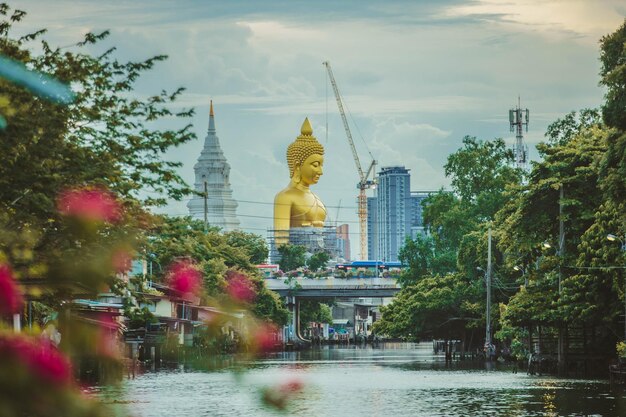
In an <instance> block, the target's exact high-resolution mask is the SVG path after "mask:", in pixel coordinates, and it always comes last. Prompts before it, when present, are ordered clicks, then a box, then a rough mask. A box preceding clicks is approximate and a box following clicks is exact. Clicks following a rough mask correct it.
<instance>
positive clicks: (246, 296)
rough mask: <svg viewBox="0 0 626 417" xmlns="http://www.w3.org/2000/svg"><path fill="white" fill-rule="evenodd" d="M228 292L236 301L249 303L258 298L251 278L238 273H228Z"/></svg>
mask: <svg viewBox="0 0 626 417" xmlns="http://www.w3.org/2000/svg"><path fill="white" fill-rule="evenodd" d="M226 281H227V283H228V284H227V286H226V292H227V293H228V295H229V296H230V298H232V299H233V300H234V301H237V302H245V303H249V302H252V301H254V299H255V298H256V292H255V291H254V283H253V282H252V281H250V278H248V277H247V276H245V275H244V274H242V273H240V272H237V271H228V273H227V274H226Z"/></svg>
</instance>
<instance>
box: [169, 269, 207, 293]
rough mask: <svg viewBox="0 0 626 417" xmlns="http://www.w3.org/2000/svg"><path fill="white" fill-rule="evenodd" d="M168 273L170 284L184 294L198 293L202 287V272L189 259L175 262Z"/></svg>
mask: <svg viewBox="0 0 626 417" xmlns="http://www.w3.org/2000/svg"><path fill="white" fill-rule="evenodd" d="M168 275H169V277H168V285H169V286H170V287H171V288H172V289H174V290H176V291H178V292H180V293H182V294H183V295H186V294H197V293H198V292H199V291H200V288H201V287H202V274H200V271H198V270H197V269H196V267H195V266H194V265H193V264H192V263H191V262H189V261H177V262H175V263H174V264H173V265H172V266H171V267H170V270H169V273H168Z"/></svg>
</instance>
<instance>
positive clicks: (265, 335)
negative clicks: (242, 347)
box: [252, 323, 278, 353]
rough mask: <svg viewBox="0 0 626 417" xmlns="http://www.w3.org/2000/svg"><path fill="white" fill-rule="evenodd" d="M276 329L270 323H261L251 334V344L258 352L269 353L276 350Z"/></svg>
mask: <svg viewBox="0 0 626 417" xmlns="http://www.w3.org/2000/svg"><path fill="white" fill-rule="evenodd" d="M277 332H278V329H277V328H276V326H275V325H273V324H270V323H263V324H262V325H260V326H259V327H257V328H256V329H255V330H254V331H253V332H252V343H253V345H254V346H255V347H256V350H257V351H258V352H262V353H265V352H270V351H272V350H274V349H275V348H276V334H277Z"/></svg>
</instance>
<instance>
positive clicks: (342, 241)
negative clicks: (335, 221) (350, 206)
mask: <svg viewBox="0 0 626 417" xmlns="http://www.w3.org/2000/svg"><path fill="white" fill-rule="evenodd" d="M337 246H339V251H338V252H339V256H340V257H342V258H343V259H345V260H349V259H352V258H351V257H350V227H349V225H347V224H342V225H339V226H337Z"/></svg>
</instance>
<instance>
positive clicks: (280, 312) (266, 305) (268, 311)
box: [252, 286, 289, 326]
mask: <svg viewBox="0 0 626 417" xmlns="http://www.w3.org/2000/svg"><path fill="white" fill-rule="evenodd" d="M252 312H253V313H254V314H255V316H257V317H258V318H260V319H263V320H269V321H271V322H273V323H275V324H276V325H279V326H284V325H286V324H287V323H288V322H289V310H287V308H286V307H285V305H284V303H283V302H282V300H281V299H280V297H279V295H278V294H276V293H275V292H273V291H270V290H268V289H267V288H265V286H263V288H262V289H261V290H260V291H259V292H258V293H257V296H256V298H255V300H254V306H253V308H252Z"/></svg>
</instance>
